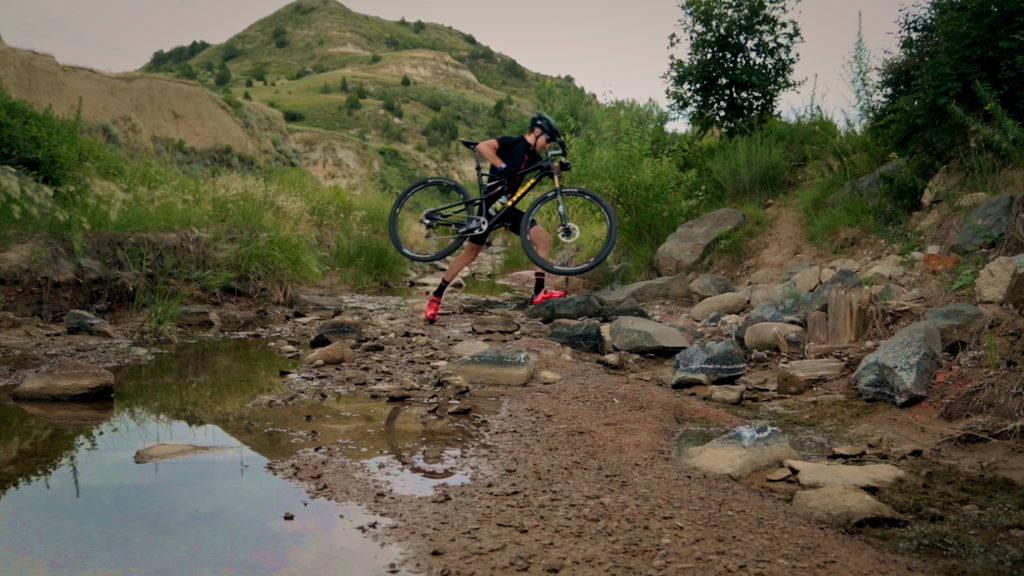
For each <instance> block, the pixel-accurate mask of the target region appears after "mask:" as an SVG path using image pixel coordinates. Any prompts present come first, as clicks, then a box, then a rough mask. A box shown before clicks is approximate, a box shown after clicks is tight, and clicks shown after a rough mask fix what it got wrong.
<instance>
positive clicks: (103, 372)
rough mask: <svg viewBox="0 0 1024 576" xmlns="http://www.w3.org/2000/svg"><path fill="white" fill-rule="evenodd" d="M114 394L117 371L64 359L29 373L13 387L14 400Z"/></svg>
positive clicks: (100, 397) (92, 397)
mask: <svg viewBox="0 0 1024 576" xmlns="http://www.w3.org/2000/svg"><path fill="white" fill-rule="evenodd" d="M113 394H114V374H113V373H112V372H110V371H109V370H107V369H105V368H103V367H101V366H96V365H93V364H85V363H81V362H64V363H61V364H59V365H57V366H56V367H54V368H53V369H52V370H47V371H45V372H40V373H38V374H35V375H34V376H29V377H28V378H26V379H25V381H24V382H22V383H21V384H19V385H18V386H17V387H15V388H14V391H13V392H12V393H11V397H12V398H14V399H15V400H46V401H80V400H105V399H110V398H111V397H112V396H113Z"/></svg>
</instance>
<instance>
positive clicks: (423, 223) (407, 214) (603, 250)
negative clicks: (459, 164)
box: [388, 139, 618, 276]
mask: <svg viewBox="0 0 1024 576" xmlns="http://www.w3.org/2000/svg"><path fill="white" fill-rule="evenodd" d="M459 141H460V142H461V143H462V145H463V146H465V147H466V148H469V149H470V150H473V151H474V156H475V158H476V179H477V189H478V190H479V195H478V196H476V197H473V196H471V195H470V194H469V192H468V191H467V190H466V188H465V187H464V186H462V185H461V184H459V183H458V182H455V181H454V180H451V179H448V178H427V179H425V180H420V181H419V182H416V183H415V184H413V185H412V186H409V187H408V188H407V189H406V190H405V191H403V192H402V193H401V194H400V195H399V196H398V198H397V199H396V200H395V204H394V206H392V208H391V214H390V216H389V218H388V233H389V234H390V236H391V242H392V244H394V245H395V248H397V249H398V251H399V252H400V253H401V254H402V255H403V256H405V257H406V258H409V259H411V260H414V261H416V262H434V261H436V260H440V259H442V258H444V257H446V256H449V255H451V254H452V253H453V252H455V251H456V250H458V248H459V247H460V246H462V244H463V243H465V241H466V239H467V238H469V237H470V236H472V235H474V234H479V233H481V232H484V231H486V230H487V229H488V228H489V227H490V226H491V225H492V223H494V222H496V221H497V220H498V219H499V218H501V216H502V214H504V213H505V212H506V211H507V210H509V209H511V208H512V207H514V206H515V205H516V204H518V203H520V202H521V201H522V199H523V197H525V196H526V194H527V193H529V192H530V191H532V190H533V189H535V188H536V187H537V186H538V185H539V184H540V182H541V181H543V180H546V179H548V178H550V179H551V180H552V181H553V182H554V186H555V187H554V189H552V190H549V191H547V192H544V193H542V194H541V195H540V196H539V197H537V199H536V200H534V201H533V203H532V204H530V207H529V208H527V209H526V212H525V216H524V217H523V221H522V224H521V227H520V230H519V239H520V242H521V243H522V245H523V250H524V251H526V255H527V257H528V258H529V259H530V260H531V261H533V263H535V264H536V265H537V266H539V267H540V268H541V269H542V270H545V271H547V272H550V273H552V274H559V275H562V276H574V275H577V274H583V273H584V272H588V271H590V270H593V269H594V268H596V267H597V266H598V265H600V264H601V263H602V262H604V260H605V259H606V258H607V257H608V255H609V254H611V251H612V248H614V247H615V238H616V235H617V234H618V221H617V219H616V216H615V211H614V210H613V209H612V207H611V205H610V204H609V203H608V202H607V201H606V200H605V199H604V198H602V197H601V196H599V195H597V194H595V193H594V192H591V191H590V190H585V189H583V188H572V187H568V186H563V185H562V181H561V176H562V174H563V173H565V172H568V171H569V170H570V169H571V167H572V165H571V164H570V162H569V160H568V158H567V153H566V146H565V143H564V142H561V141H560V142H558V148H557V149H551V150H548V151H547V157H546V158H544V159H543V160H540V161H538V162H536V163H534V164H532V165H530V166H527V167H525V168H523V169H522V170H520V171H519V172H517V173H515V174H512V175H508V177H507V178H496V177H492V176H491V175H490V173H489V171H484V167H483V166H482V165H481V156H480V154H478V153H476V145H477V144H478V142H476V141H473V140H466V139H460V140H459ZM520 178H521V182H522V183H521V184H520V185H519V187H518V188H517V189H516V190H509V189H507V186H506V185H505V184H506V183H507V182H509V181H519V180H520ZM531 225H540V226H542V227H543V228H544V230H546V231H548V232H549V233H550V234H551V237H552V245H551V251H550V253H549V254H548V257H547V258H543V257H541V255H540V254H539V253H538V252H537V249H536V248H535V247H534V246H533V243H532V242H530V234H529V231H530V227H531Z"/></svg>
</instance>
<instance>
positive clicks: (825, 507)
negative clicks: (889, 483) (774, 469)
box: [793, 484, 902, 527]
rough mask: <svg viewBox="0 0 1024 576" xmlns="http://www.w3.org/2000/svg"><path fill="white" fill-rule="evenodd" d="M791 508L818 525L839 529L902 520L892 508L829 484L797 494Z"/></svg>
mask: <svg viewBox="0 0 1024 576" xmlns="http://www.w3.org/2000/svg"><path fill="white" fill-rule="evenodd" d="M793 506H794V507H795V508H796V509H797V510H799V511H800V512H802V513H803V514H806V515H808V516H810V517H812V518H814V519H815V520H818V521H819V522H825V523H829V524H834V525H838V526H842V527H853V526H858V525H862V524H879V523H882V524H884V523H892V522H894V521H897V522H898V521H900V520H901V519H902V518H901V516H900V515H899V513H897V512H896V511H895V510H893V509H892V508H891V507H889V506H887V505H885V504H882V503H881V502H879V501H878V500H875V499H874V498H872V497H871V495H870V494H868V493H867V492H864V491H863V490H860V489H859V488H855V487H853V486H849V485H843V484H832V485H828V486H824V487H822V488H817V489H814V490H804V491H801V492H797V493H796V495H794V496H793Z"/></svg>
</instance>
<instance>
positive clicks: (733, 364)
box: [672, 340, 747, 388]
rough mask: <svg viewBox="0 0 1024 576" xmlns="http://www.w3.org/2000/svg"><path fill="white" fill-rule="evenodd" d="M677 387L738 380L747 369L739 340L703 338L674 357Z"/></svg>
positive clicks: (674, 380)
mask: <svg viewBox="0 0 1024 576" xmlns="http://www.w3.org/2000/svg"><path fill="white" fill-rule="evenodd" d="M672 364H673V368H674V372H673V378H672V387H673V388H687V387H689V386H694V385H698V384H704V385H708V384H714V383H716V382H721V381H731V380H736V379H737V378H739V377H740V376H742V375H744V374H746V372H747V359H746V357H745V356H744V355H743V350H741V349H740V347H739V345H738V344H736V341H735V340H713V341H712V340H701V341H698V342H696V343H695V344H694V345H692V346H690V347H689V348H687V349H686V350H683V351H682V352H680V353H679V354H676V356H675V358H673V362H672Z"/></svg>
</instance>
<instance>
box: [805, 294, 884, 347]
mask: <svg viewBox="0 0 1024 576" xmlns="http://www.w3.org/2000/svg"><path fill="white" fill-rule="evenodd" d="M870 308H871V290H869V289H867V288H859V287H858V288H849V289H847V288H844V287H842V286H833V287H832V290H830V291H829V293H828V309H827V310H828V311H827V312H818V311H815V312H811V313H809V314H808V315H807V336H806V338H807V340H806V342H807V352H808V355H812V354H815V353H828V352H830V351H833V350H835V349H838V348H843V347H845V346H849V345H850V344H853V343H854V342H857V341H858V340H860V339H861V337H862V336H863V335H864V332H865V331H866V330H867V326H868V313H869V311H870Z"/></svg>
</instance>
